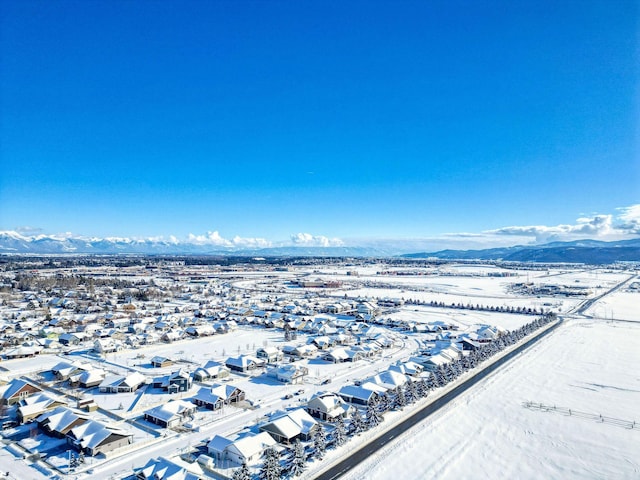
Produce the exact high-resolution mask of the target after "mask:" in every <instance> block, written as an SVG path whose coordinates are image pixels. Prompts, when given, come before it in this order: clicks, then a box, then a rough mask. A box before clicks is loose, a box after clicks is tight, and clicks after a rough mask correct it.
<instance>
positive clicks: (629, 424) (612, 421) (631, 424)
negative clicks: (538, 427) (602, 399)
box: [522, 401, 639, 430]
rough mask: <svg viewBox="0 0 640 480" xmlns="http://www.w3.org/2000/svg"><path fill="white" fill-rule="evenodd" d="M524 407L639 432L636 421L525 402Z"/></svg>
mask: <svg viewBox="0 0 640 480" xmlns="http://www.w3.org/2000/svg"><path fill="white" fill-rule="evenodd" d="M522 406H523V407H525V408H528V409H529V410H537V411H540V412H551V413H560V414H562V415H566V416H569V417H575V418H584V419H587V420H593V421H595V422H598V423H608V424H609V425H615V426H618V427H623V428H627V429H636V430H639V429H638V428H637V427H638V423H637V422H636V421H635V420H622V419H620V418H613V417H606V416H603V415H601V414H599V413H587V412H581V411H579V410H574V409H573V408H567V407H558V406H556V405H546V404H544V403H538V402H530V401H527V402H523V403H522Z"/></svg>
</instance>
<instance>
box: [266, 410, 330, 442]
mask: <svg viewBox="0 0 640 480" xmlns="http://www.w3.org/2000/svg"><path fill="white" fill-rule="evenodd" d="M318 428H319V425H318V422H317V420H316V419H314V418H313V417H312V416H311V415H309V414H308V413H307V411H306V410H304V409H303V408H298V409H296V410H291V411H288V412H275V413H273V414H272V415H271V416H270V418H269V420H268V421H267V422H265V423H263V424H261V425H260V431H262V432H267V433H269V435H271V436H272V437H273V438H274V439H275V440H276V441H277V442H278V443H284V444H290V443H292V442H293V441H295V440H296V439H300V440H303V441H308V440H310V439H311V437H312V436H313V433H314V432H315V431H316V430H317V429H318Z"/></svg>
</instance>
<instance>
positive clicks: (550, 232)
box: [484, 204, 640, 243]
mask: <svg viewBox="0 0 640 480" xmlns="http://www.w3.org/2000/svg"><path fill="white" fill-rule="evenodd" d="M617 210H618V212H620V213H619V214H618V215H615V216H614V215H612V214H594V215H592V216H590V217H588V216H583V217H580V218H578V219H576V221H575V223H572V224H562V225H554V226H546V225H527V226H512V227H503V228H498V229H496V230H488V231H486V232H484V233H487V234H492V235H497V236H502V235H515V236H518V237H524V238H527V239H528V240H529V241H530V242H533V243H546V242H552V241H571V240H580V239H587V238H590V239H594V240H621V239H624V238H629V237H631V236H634V235H638V234H640V204H638V205H631V206H629V207H624V208H619V209H617Z"/></svg>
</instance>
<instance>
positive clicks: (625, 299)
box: [585, 290, 640, 322]
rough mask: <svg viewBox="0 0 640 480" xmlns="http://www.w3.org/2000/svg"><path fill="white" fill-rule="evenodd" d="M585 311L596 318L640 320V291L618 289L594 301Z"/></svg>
mask: <svg viewBox="0 0 640 480" xmlns="http://www.w3.org/2000/svg"><path fill="white" fill-rule="evenodd" d="M585 313H586V314H587V315H591V316H593V317H597V318H609V319H610V318H614V319H616V320H628V321H633V322H640V292H625V291H624V290H618V291H617V292H614V293H613V294H611V295H608V296H606V297H605V298H603V299H602V300H600V301H598V302H596V303H595V304H594V305H593V306H592V307H591V308H590V309H588V310H587V311H586V312H585Z"/></svg>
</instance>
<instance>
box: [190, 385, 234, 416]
mask: <svg viewBox="0 0 640 480" xmlns="http://www.w3.org/2000/svg"><path fill="white" fill-rule="evenodd" d="M245 396H246V394H245V392H244V390H241V389H239V388H238V387H235V386H233V385H229V384H217V385H214V386H212V387H202V388H200V390H198V392H197V393H196V394H195V395H194V396H193V397H192V398H191V400H192V401H193V403H195V404H196V405H198V406H200V407H205V408H208V409H209V410H218V409H219V408H222V407H223V406H224V405H230V404H233V403H238V402H241V401H243V400H244V399H245Z"/></svg>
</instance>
